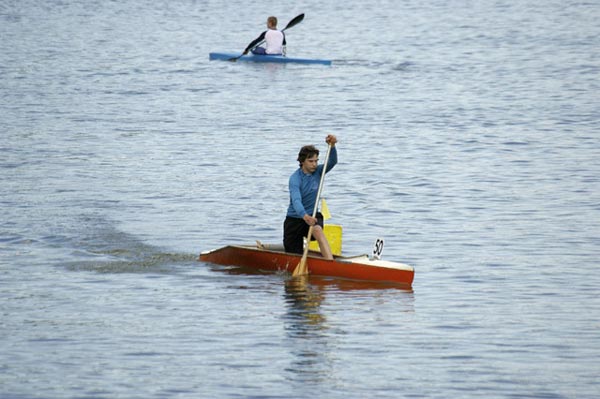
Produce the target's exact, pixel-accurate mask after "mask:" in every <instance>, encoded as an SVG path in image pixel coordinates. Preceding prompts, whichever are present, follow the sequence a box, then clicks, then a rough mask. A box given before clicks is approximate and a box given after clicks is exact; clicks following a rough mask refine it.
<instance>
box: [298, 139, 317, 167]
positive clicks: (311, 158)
mask: <svg viewBox="0 0 600 399" xmlns="http://www.w3.org/2000/svg"><path fill="white" fill-rule="evenodd" d="M298 162H299V163H300V168H301V169H302V171H303V172H304V173H314V172H315V170H317V166H318V165H319V150H318V149H317V148H316V147H315V146H314V145H305V146H304V147H302V148H301V149H300V152H299V153H298Z"/></svg>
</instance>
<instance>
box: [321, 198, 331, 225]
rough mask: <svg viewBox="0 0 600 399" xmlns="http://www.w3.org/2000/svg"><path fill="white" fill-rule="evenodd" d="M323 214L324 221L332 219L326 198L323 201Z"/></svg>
mask: <svg viewBox="0 0 600 399" xmlns="http://www.w3.org/2000/svg"><path fill="white" fill-rule="evenodd" d="M321 213H322V214H323V220H327V219H331V213H329V208H328V207H327V202H325V198H323V199H321Z"/></svg>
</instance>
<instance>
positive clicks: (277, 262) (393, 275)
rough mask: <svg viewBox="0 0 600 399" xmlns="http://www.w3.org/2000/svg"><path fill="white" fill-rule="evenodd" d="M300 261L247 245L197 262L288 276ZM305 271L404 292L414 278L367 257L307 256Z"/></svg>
mask: <svg viewBox="0 0 600 399" xmlns="http://www.w3.org/2000/svg"><path fill="white" fill-rule="evenodd" d="M301 258H302V256H301V255H299V254H292V253H287V252H281V251H272V250H268V249H261V248H257V247H254V246H249V245H248V246H245V245H228V246H225V247H222V248H219V249H215V250H211V251H205V252H202V253H201V254H200V257H199V259H198V260H199V261H202V262H209V263H215V264H219V265H227V266H239V267H246V268H252V269H257V270H268V271H285V272H289V273H292V272H293V271H294V269H295V268H296V266H297V265H298V263H299V262H300V260H301ZM307 268H308V272H309V274H311V275H315V276H326V277H337V278H343V279H351V280H362V281H378V282H390V283H396V284H400V285H402V286H405V287H407V288H410V287H411V286H412V282H413V279H414V274H415V271H414V268H413V267H412V266H409V265H406V264H403V263H396V262H389V261H383V260H372V259H369V257H368V256H367V255H360V256H354V257H344V256H337V257H335V259H333V260H327V259H323V258H322V257H320V256H318V255H317V254H309V255H308V258H307Z"/></svg>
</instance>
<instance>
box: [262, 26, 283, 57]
mask: <svg viewBox="0 0 600 399" xmlns="http://www.w3.org/2000/svg"><path fill="white" fill-rule="evenodd" d="M265 41H266V42H267V46H266V47H267V48H266V49H265V52H266V53H267V54H283V33H282V32H281V31H278V30H275V29H269V30H268V31H267V32H266V33H265Z"/></svg>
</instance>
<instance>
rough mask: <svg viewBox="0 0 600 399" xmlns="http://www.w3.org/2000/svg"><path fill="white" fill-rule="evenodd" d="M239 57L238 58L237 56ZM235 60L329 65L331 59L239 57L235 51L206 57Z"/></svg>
mask: <svg viewBox="0 0 600 399" xmlns="http://www.w3.org/2000/svg"><path fill="white" fill-rule="evenodd" d="M238 57H239V58H238ZM236 58H237V61H245V62H271V63H278V64H289V63H293V64H319V65H331V60H325V59H318V58H295V57H285V56H283V55H254V54H248V55H244V56H242V57H240V54H236V53H222V52H214V53H209V55H208V59H209V60H211V61H213V60H220V61H229V60H231V59H236Z"/></svg>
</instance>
